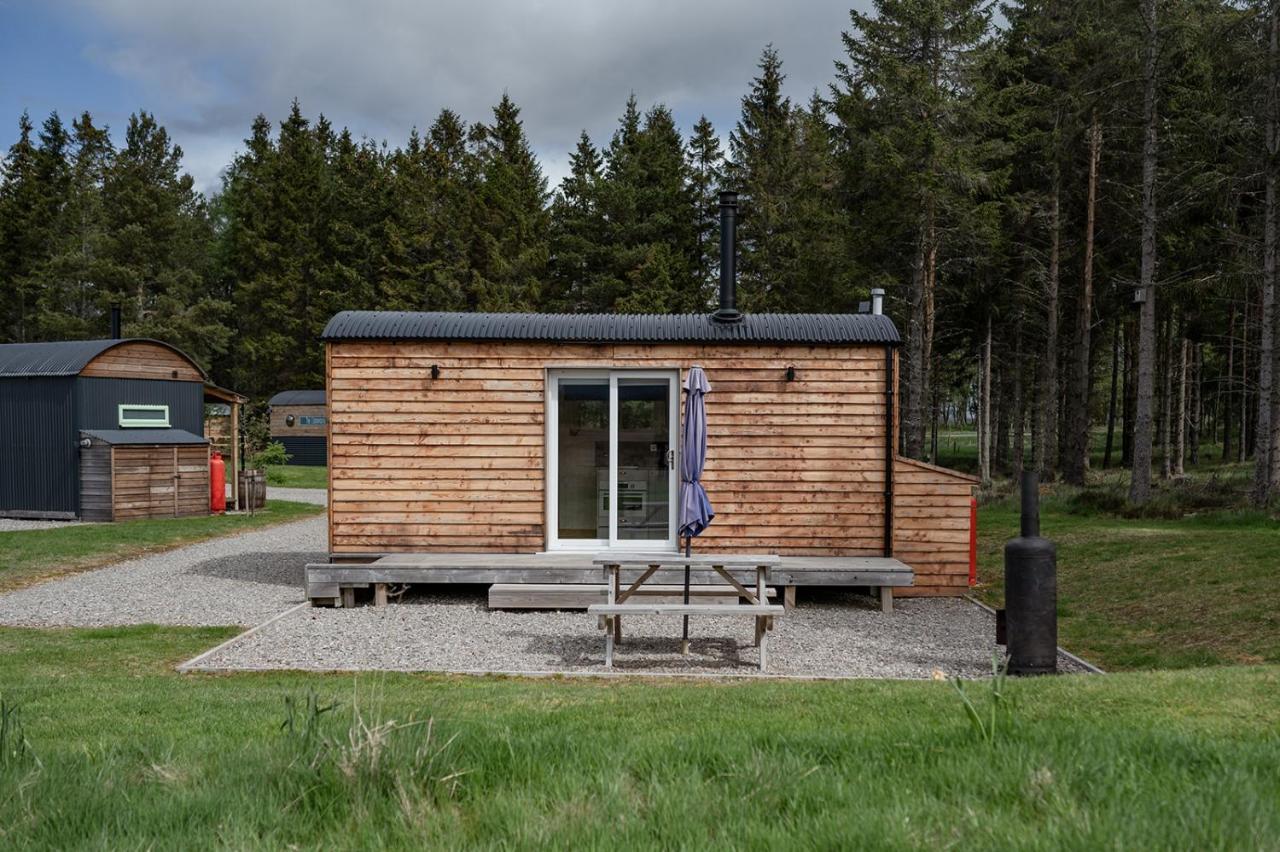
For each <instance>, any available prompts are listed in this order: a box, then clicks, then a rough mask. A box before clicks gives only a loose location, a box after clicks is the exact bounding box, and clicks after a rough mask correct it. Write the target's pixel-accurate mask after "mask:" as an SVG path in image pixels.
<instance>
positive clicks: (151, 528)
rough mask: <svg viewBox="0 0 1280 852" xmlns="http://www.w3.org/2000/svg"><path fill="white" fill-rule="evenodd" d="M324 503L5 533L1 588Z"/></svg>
mask: <svg viewBox="0 0 1280 852" xmlns="http://www.w3.org/2000/svg"><path fill="white" fill-rule="evenodd" d="M322 512H324V507H323V506H313V505H311V504H309V503H293V502H288V501H284V500H272V501H270V502H269V503H268V504H267V507H266V508H265V509H260V510H258V512H257V513H256V514H254V515H207V516H203V517H197V518H163V519H155V520H140V521H121V522H119V523H113V524H74V525H70V524H69V525H67V526H64V527H56V528H53V529H42V530H24V531H22V532H5V533H0V592H2V591H10V590H12V589H15V588H18V587H20V586H24V585H27V584H29V583H32V582H34V581H36V580H41V579H45V578H48V577H52V576H56V575H59V574H69V573H72V572H75V571H83V570H85V569H88V568H95V567H98V566H100V565H106V564H109V563H111V562H118V561H120V560H122V559H128V558H130V557H134V556H140V555H143V554H146V553H154V552H156V551H160V550H168V549H170V548H173V547H178V546H179V545H183V544H190V543H192V542H196V541H203V540H205V539H209V538H217V537H218V536H223V535H228V534H231V533H236V532H245V531H248V530H255V529H262V528H263V527H269V526H274V525H276V524H281V523H284V522H286V521H295V520H298V519H300V518H305V517H309V516H311V515H318V514H320V513H322Z"/></svg>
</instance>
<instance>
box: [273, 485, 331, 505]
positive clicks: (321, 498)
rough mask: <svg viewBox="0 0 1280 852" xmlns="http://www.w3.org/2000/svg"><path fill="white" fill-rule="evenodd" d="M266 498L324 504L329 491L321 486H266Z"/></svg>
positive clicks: (327, 499)
mask: <svg viewBox="0 0 1280 852" xmlns="http://www.w3.org/2000/svg"><path fill="white" fill-rule="evenodd" d="M267 499H268V500H292V501H293V502H295V503H314V504H315V505H317V506H326V505H328V503H329V492H328V491H326V490H325V489H323V488H277V487H276V486H274V485H268V486H267Z"/></svg>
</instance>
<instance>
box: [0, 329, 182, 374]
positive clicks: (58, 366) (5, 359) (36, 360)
mask: <svg viewBox="0 0 1280 852" xmlns="http://www.w3.org/2000/svg"><path fill="white" fill-rule="evenodd" d="M122 343H155V344H157V345H159V346H164V347H166V348H168V349H172V350H173V351H174V352H177V353H178V354H179V355H181V356H182V357H183V358H186V359H187V360H188V361H191V358H190V357H189V356H188V355H187V354H186V353H185V352H183V351H182V350H181V349H179V348H177V347H176V346H172V345H170V344H168V343H165V342H164V341H163V340H152V339H150V338H145V337H132V338H126V339H124V340H55V341H51V342H48V343H5V344H0V377H9V376H75V375H78V374H79V373H80V371H81V370H83V369H84V368H85V367H86V366H88V364H89V362H90V361H92V360H93V359H94V358H97V357H98V356H99V355H101V354H102V353H103V352H106V351H107V350H108V349H110V348H111V347H113V346H119V345H120V344H122ZM192 364H195V362H194V361H192ZM196 369H197V370H199V369H200V368H199V366H198V365H197V366H196ZM200 372H201V375H203V374H204V371H203V370H201V371H200Z"/></svg>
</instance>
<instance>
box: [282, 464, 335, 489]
mask: <svg viewBox="0 0 1280 852" xmlns="http://www.w3.org/2000/svg"><path fill="white" fill-rule="evenodd" d="M267 484H268V485H276V486H279V487H281V488H328V487H329V468H327V467H305V466H303V465H294V464H273V465H268V466H267Z"/></svg>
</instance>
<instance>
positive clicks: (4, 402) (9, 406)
mask: <svg viewBox="0 0 1280 852" xmlns="http://www.w3.org/2000/svg"><path fill="white" fill-rule="evenodd" d="M206 402H210V403H220V404H225V405H228V406H229V407H230V408H231V410H232V411H233V412H234V413H236V414H238V408H239V405H240V404H241V403H243V402H244V398H243V397H241V396H239V395H237V394H234V393H232V392H230V391H226V390H223V389H221V388H216V387H213V386H211V385H206V380H205V374H204V372H203V371H202V370H201V369H200V367H199V366H198V365H197V364H196V363H195V362H194V361H192V360H191V359H190V358H189V357H188V356H187V355H185V354H184V353H183V352H181V351H180V350H178V349H176V348H174V347H173V346H170V345H169V344H167V343H162V342H160V341H157V340H137V339H135V340H120V339H111V340H76V341H60V342H51V343H12V344H6V345H0V471H2V472H3V475H0V515H3V516H6V517H29V518H63V519H72V518H83V519H85V520H120V519H124V518H139V517H175V516H181V515H196V514H207V513H208V512H209V492H210V484H209V441H208V439H206V438H205V436H204V411H205V404H206ZM230 420H231V424H230V427H229V429H230V430H231V432H232V435H231V436H229V439H228V441H229V443H230V445H231V450H232V453H231V456H230V457H229V458H228V460H227V463H228V466H229V467H232V468H233V469H234V468H236V467H238V458H239V454H238V443H239V442H238V428H237V427H236V425H235V424H236V421H237V420H238V417H236V416H231V417H230Z"/></svg>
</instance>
